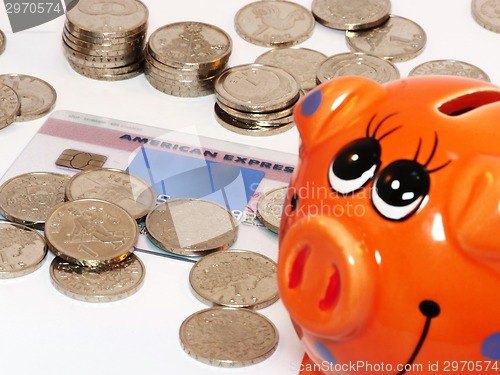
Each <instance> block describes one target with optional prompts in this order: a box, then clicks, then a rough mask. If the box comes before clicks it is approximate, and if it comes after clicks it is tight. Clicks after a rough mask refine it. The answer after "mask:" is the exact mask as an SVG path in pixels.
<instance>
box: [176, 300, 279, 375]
mask: <svg viewBox="0 0 500 375" xmlns="http://www.w3.org/2000/svg"><path fill="white" fill-rule="evenodd" d="M179 336H180V340H181V345H182V348H183V349H184V351H186V353H187V354H189V355H190V356H191V357H193V358H195V359H196V360H198V361H200V362H203V363H205V364H208V365H212V366H219V367H243V366H249V365H253V364H256V363H259V362H262V361H263V360H265V359H266V358H269V357H270V356H271V355H272V354H273V353H274V351H275V350H276V346H277V345H278V340H279V336H278V330H277V329H276V327H275V326H274V324H273V323H272V322H271V321H270V320H269V319H267V318H266V317H265V316H263V315H261V314H259V313H257V312H255V311H252V310H248V309H239V308H232V307H212V308H209V309H205V310H201V311H198V312H196V313H194V314H192V315H191V316H189V317H188V318H186V319H185V320H184V322H183V323H182V325H181V327H180V330H179Z"/></svg>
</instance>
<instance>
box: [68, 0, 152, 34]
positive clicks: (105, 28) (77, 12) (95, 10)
mask: <svg viewBox="0 0 500 375" xmlns="http://www.w3.org/2000/svg"><path fill="white" fill-rule="evenodd" d="M148 13H149V12H148V8H147V7H146V6H145V5H144V4H143V3H142V2H140V1H138V0H114V1H106V0H80V1H78V3H77V5H75V6H74V7H73V8H71V9H70V10H69V11H68V12H66V18H67V21H68V22H69V23H70V24H71V25H72V27H73V29H74V30H77V31H78V32H80V33H82V34H87V35H89V36H93V35H97V36H102V35H113V36H126V35H130V34H135V33H137V31H138V30H141V28H144V25H145V24H146V22H147V20H148Z"/></svg>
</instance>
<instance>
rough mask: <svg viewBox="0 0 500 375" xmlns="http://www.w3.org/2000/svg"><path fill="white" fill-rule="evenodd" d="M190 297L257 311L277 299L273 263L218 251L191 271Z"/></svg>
mask: <svg viewBox="0 0 500 375" xmlns="http://www.w3.org/2000/svg"><path fill="white" fill-rule="evenodd" d="M189 283H190V285H191V289H192V291H193V293H194V295H195V296H196V297H197V298H198V299H199V300H200V301H202V302H203V303H206V304H208V305H214V304H215V305H221V306H229V307H246V308H252V309H254V310H255V309H261V308H264V307H266V306H269V305H271V304H272V303H274V302H275V301H277V300H278V298H279V294H278V283H277V279H276V263H275V262H274V261H273V260H271V259H269V258H268V257H266V256H264V255H261V254H258V253H255V252H252V251H246V250H230V251H218V252H216V253H212V254H210V255H206V256H205V257H203V258H201V259H200V260H199V261H198V262H197V263H196V264H195V265H194V266H193V268H191V272H190V273H189Z"/></svg>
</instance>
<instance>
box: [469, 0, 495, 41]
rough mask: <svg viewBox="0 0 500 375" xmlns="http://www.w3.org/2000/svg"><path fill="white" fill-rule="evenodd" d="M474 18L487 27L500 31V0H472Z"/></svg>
mask: <svg viewBox="0 0 500 375" xmlns="http://www.w3.org/2000/svg"><path fill="white" fill-rule="evenodd" d="M472 18H474V20H475V21H476V22H477V23H478V24H479V25H481V26H482V27H484V28H485V29H487V30H490V31H493V32H495V33H500V1H499V0H472Z"/></svg>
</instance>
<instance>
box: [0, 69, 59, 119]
mask: <svg viewBox="0 0 500 375" xmlns="http://www.w3.org/2000/svg"><path fill="white" fill-rule="evenodd" d="M0 82H2V83H3V84H5V85H7V86H10V87H11V88H13V89H14V91H15V92H16V94H17V96H18V97H19V99H20V100H21V113H20V114H19V115H18V116H17V117H16V121H31V120H35V119H37V118H39V117H43V116H45V115H46V114H47V113H49V112H50V111H52V109H53V108H54V106H55V104H56V100H57V93H56V90H54V88H53V87H52V86H51V85H50V84H48V83H47V82H45V81H44V80H42V79H40V78H37V77H32V76H28V75H24V74H2V75H0Z"/></svg>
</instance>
